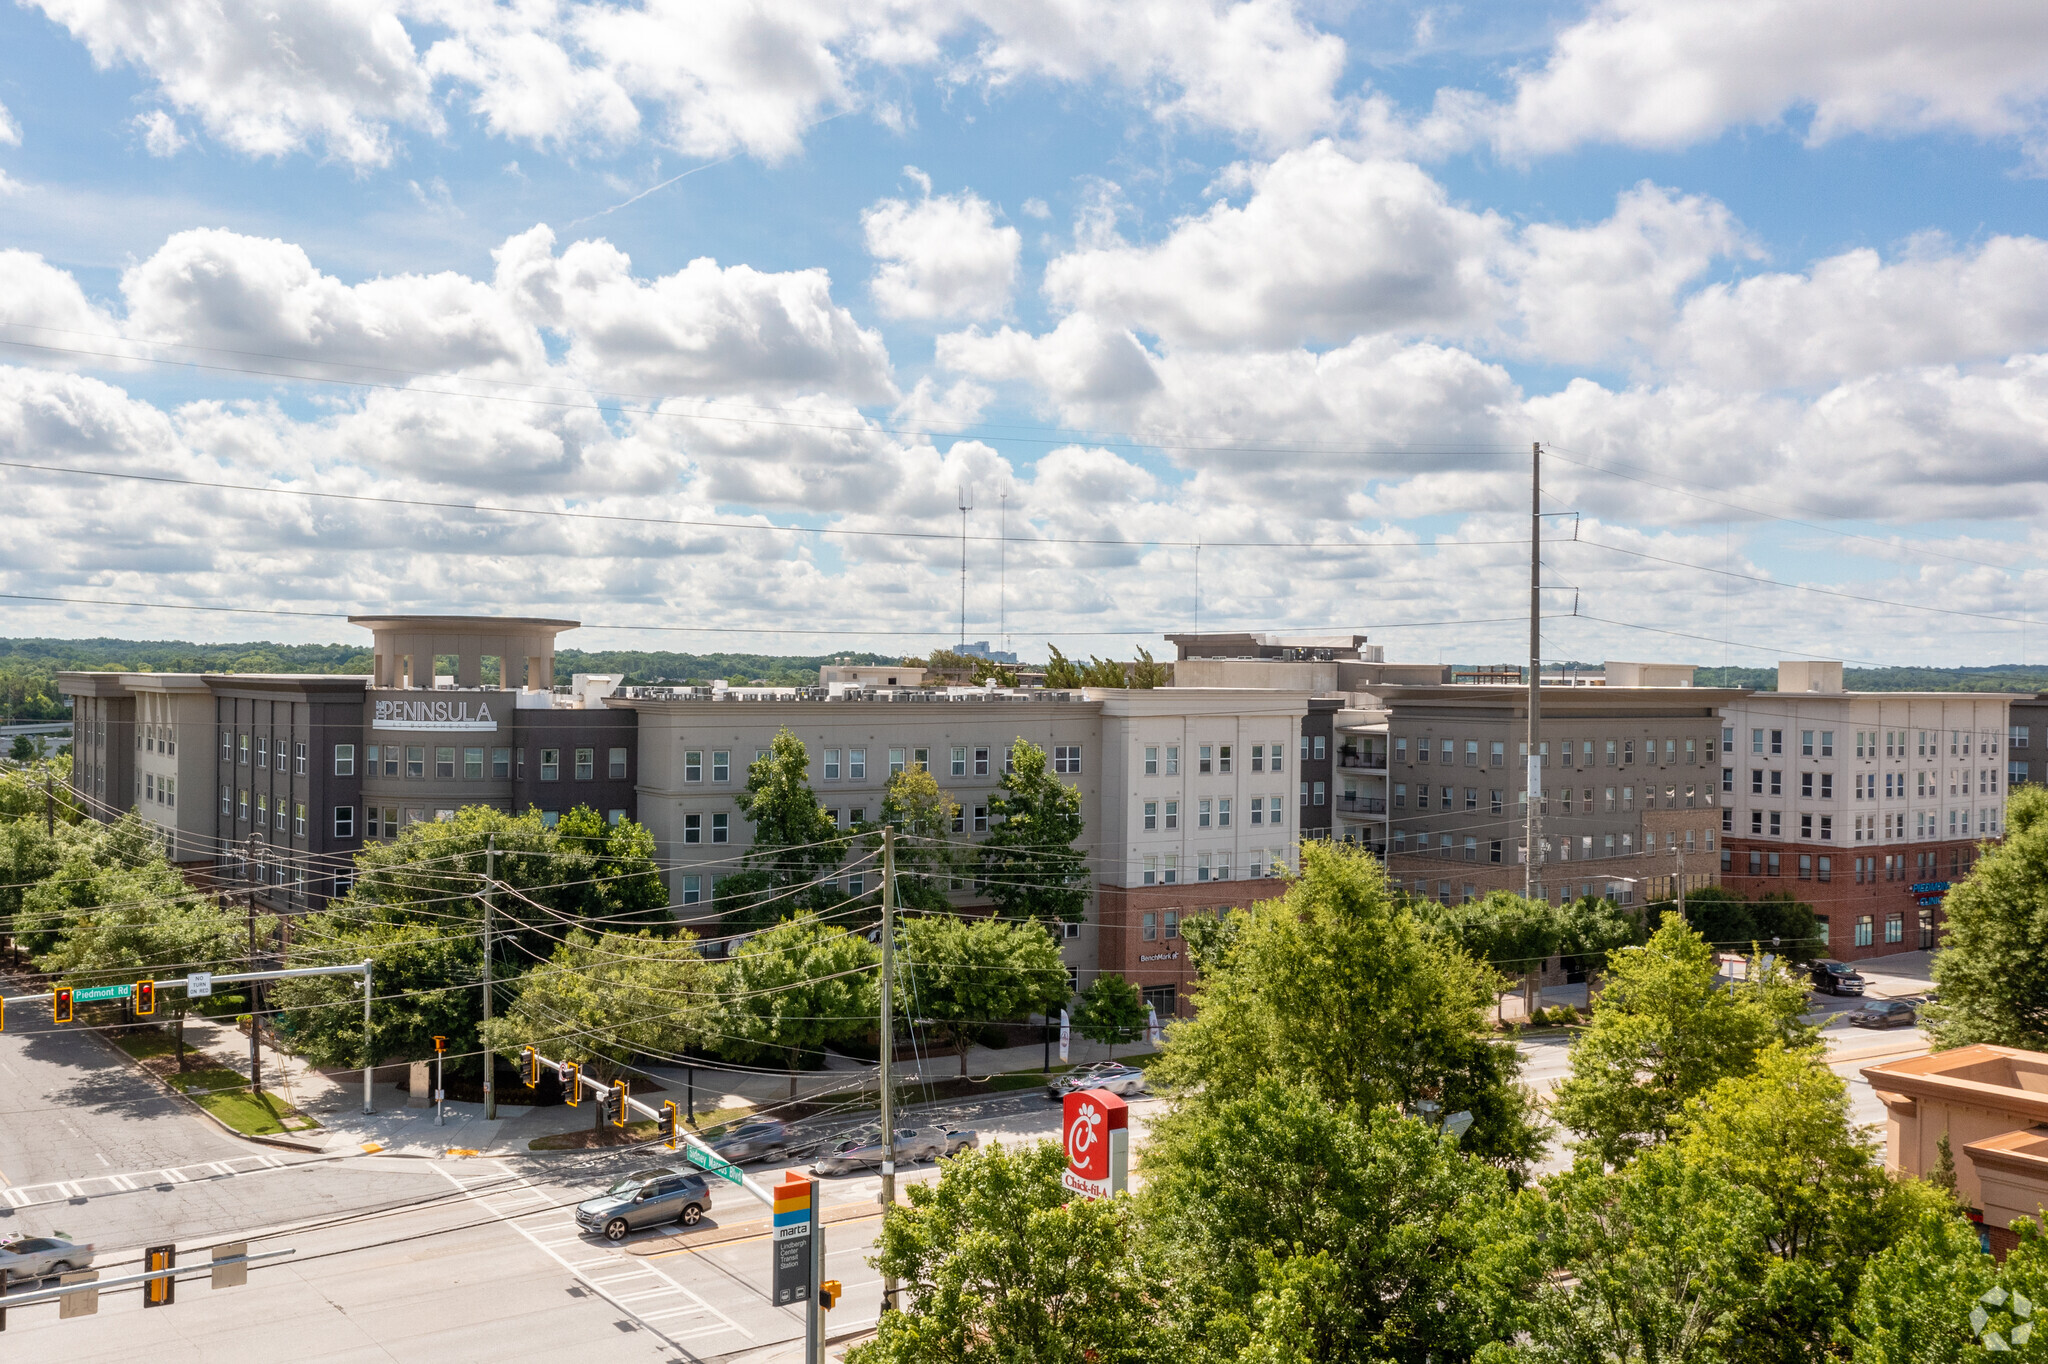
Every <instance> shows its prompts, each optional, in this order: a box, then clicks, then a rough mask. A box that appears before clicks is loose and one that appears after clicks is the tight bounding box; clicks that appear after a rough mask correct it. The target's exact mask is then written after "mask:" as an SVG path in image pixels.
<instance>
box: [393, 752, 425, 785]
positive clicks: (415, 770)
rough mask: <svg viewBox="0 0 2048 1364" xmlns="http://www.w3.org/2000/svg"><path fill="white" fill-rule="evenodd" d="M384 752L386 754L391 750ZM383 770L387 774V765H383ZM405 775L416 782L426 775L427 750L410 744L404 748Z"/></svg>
mask: <svg viewBox="0 0 2048 1364" xmlns="http://www.w3.org/2000/svg"><path fill="white" fill-rule="evenodd" d="M385 751H386V752H387V753H388V752H390V751H391V750H389V749H386V750H385ZM385 770H386V771H387V772H388V771H389V770H390V764H389V763H386V764H385ZM405 775H406V776H407V777H408V778H410V779H412V780H414V781H418V780H420V779H422V778H424V777H425V776H426V775H427V750H426V748H425V747H424V746H423V745H421V744H410V745H408V746H407V747H406V750H405Z"/></svg>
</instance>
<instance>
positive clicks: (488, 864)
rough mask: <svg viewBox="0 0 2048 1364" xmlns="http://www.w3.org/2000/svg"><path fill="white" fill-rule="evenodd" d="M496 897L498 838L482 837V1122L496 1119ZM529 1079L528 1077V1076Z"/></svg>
mask: <svg viewBox="0 0 2048 1364" xmlns="http://www.w3.org/2000/svg"><path fill="white" fill-rule="evenodd" d="M497 898H498V836H497V835H496V834H494V833H492V834H485V835H484V1121H485V1122H496V1121H497V1119H498V1088H497V1086H496V1085H495V1084H494V1083H493V1081H494V1080H495V1079H496V1078H497V1077H496V1074H495V1070H494V1067H495V1060H494V1058H493V1057H492V1056H491V906H492V902H493V901H494V900H496V899H497ZM528 1078H529V1079H530V1078H532V1077H530V1076H529V1077H528Z"/></svg>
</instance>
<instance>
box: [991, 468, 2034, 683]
mask: <svg viewBox="0 0 2048 1364" xmlns="http://www.w3.org/2000/svg"><path fill="white" fill-rule="evenodd" d="M996 634H997V635H998V636H1000V637H1001V638H1002V641H1003V650H1004V651H1005V652H1008V651H1009V648H1010V490H1009V489H1008V488H1005V489H1003V497H1002V511H1001V513H1000V515H999V516H998V519H997V521H996ZM2020 652H2021V653H2022V654H2025V652H2026V651H2025V650H2024V649H2022V650H2021V651H2020ZM2022 661H2024V659H2023V660H2022Z"/></svg>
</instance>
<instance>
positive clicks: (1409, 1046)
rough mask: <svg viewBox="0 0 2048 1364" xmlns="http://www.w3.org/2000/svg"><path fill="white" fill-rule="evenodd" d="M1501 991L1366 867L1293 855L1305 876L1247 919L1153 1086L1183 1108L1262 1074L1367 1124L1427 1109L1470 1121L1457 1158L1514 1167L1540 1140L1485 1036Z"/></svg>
mask: <svg viewBox="0 0 2048 1364" xmlns="http://www.w3.org/2000/svg"><path fill="white" fill-rule="evenodd" d="M1498 981H1499V977H1498V976H1496V975H1495V974H1494V972H1493V971H1491V970H1489V969H1488V968H1487V967H1485V966H1483V965H1481V964H1479V963H1477V962H1475V961H1473V960H1472V959H1471V958H1470V957H1469V956H1467V955H1466V954H1465V953H1464V952H1462V951H1460V950H1459V949H1458V948H1457V947H1456V946H1455V945H1454V944H1452V943H1450V942H1449V941H1448V940H1446V939H1445V938H1444V937H1443V936H1441V935H1439V934H1435V933H1432V932H1429V931H1427V930H1426V929H1425V928H1424V927H1423V925H1422V924H1421V923H1419V922H1418V921H1417V920H1416V918H1415V916H1414V915H1413V914H1412V913H1411V912H1409V911H1408V910H1407V909H1406V908H1405V907H1403V906H1401V905H1399V904H1397V903H1395V901H1394V900H1393V899H1392V897H1391V896H1390V895H1389V893H1388V889H1387V883H1386V875H1385V872H1384V871H1383V870H1382V869H1381V867H1380V864H1379V862H1378V861H1377V860H1376V859H1374V858H1373V857H1372V856H1371V855H1370V854H1367V853H1363V852H1360V851H1358V850H1356V849H1350V848H1346V847H1344V846H1343V845H1342V844H1331V843H1309V844H1305V845H1303V848H1302V854H1301V875H1300V876H1299V877H1297V878H1296V879H1295V880H1294V881H1293V883H1292V884H1290V885H1289V887H1288V889H1287V893H1286V895H1285V896H1284V897H1282V898H1281V899H1278V900H1274V901H1269V902H1267V903H1264V904H1260V905H1257V906H1254V907H1253V908H1252V909H1251V911H1249V913H1248V914H1247V915H1246V919H1245V922H1244V925H1243V927H1242V929H1241V930H1240V931H1239V932H1238V934H1237V940H1236V942H1235V944H1234V945H1233V946H1232V948H1231V950H1230V951H1229V952H1228V953H1227V954H1226V955H1225V956H1224V958H1223V959H1222V961H1221V962H1220V963H1218V964H1217V965H1216V966H1215V967H1214V968H1213V969H1211V970H1208V971H1205V972H1204V973H1203V975H1202V976H1201V978H1200V979H1199V980H1197V982H1196V984H1195V1002H1196V1012H1195V1016H1194V1017H1193V1018H1192V1019H1187V1020H1184V1021H1183V1022H1181V1023H1179V1024H1178V1025H1176V1026H1175V1028H1174V1031H1173V1034H1172V1035H1171V1036H1170V1037H1169V1038H1168V1039H1167V1043H1166V1052H1165V1055H1164V1056H1163V1057H1161V1058H1160V1060H1159V1061H1158V1062H1156V1063H1155V1064H1154V1065H1153V1066H1152V1067H1151V1070H1150V1073H1151V1074H1152V1075H1153V1076H1154V1077H1155V1078H1156V1080H1157V1082H1158V1083H1159V1084H1160V1085H1161V1086H1163V1087H1166V1088H1169V1089H1178V1090H1181V1091H1183V1092H1186V1093H1188V1094H1189V1095H1190V1096H1191V1097H1190V1099H1189V1100H1188V1101H1189V1102H1191V1103H1201V1102H1206V1101H1208V1096H1217V1097H1220V1096H1224V1095H1231V1094H1243V1093H1248V1092H1250V1091H1251V1090H1252V1089H1253V1088H1254V1087H1256V1085H1257V1084H1258V1082H1259V1081H1260V1080H1261V1079H1263V1078H1265V1077H1267V1076H1281V1077H1284V1078H1285V1079H1287V1080H1288V1081H1289V1082H1290V1083H1293V1084H1297V1085H1300V1086H1301V1087H1303V1088H1304V1089H1305V1090H1307V1091H1308V1092H1310V1093H1313V1094H1315V1095H1316V1096H1318V1097H1320V1098H1322V1099H1323V1100H1324V1101H1326V1102H1328V1103H1332V1104H1335V1105H1338V1106H1340V1107H1341V1106H1345V1105H1355V1106H1356V1107H1357V1108H1358V1109H1359V1110H1360V1111H1361V1112H1367V1113H1370V1112H1373V1111H1375V1110H1377V1109H1381V1108H1393V1109H1406V1108H1408V1107H1410V1106H1411V1105H1413V1104H1415V1103H1416V1102H1417V1101H1419V1100H1423V1099H1428V1100H1431V1101H1433V1102H1436V1103H1440V1104H1441V1105H1442V1106H1443V1111H1444V1112H1447V1113H1455V1112H1458V1111H1460V1110H1469V1111H1470V1112H1471V1113H1472V1115H1473V1124H1472V1128H1471V1130H1470V1131H1469V1132H1468V1133H1467V1134H1466V1136H1465V1138H1464V1139H1463V1147H1464V1149H1465V1150H1466V1151H1468V1152H1471V1153H1474V1154H1477V1155H1480V1156H1482V1157H1483V1158H1486V1159H1489V1160H1495V1161H1499V1162H1502V1163H1505V1164H1508V1165H1511V1166H1519V1165H1520V1164H1522V1163H1523V1162H1526V1161H1527V1160H1529V1159H1531V1158H1532V1157H1534V1156H1535V1154H1536V1153H1537V1152H1538V1151H1539V1150H1540V1148H1541V1140H1540V1131H1539V1129H1538V1128H1537V1126H1536V1125H1535V1124H1534V1122H1533V1121H1532V1120H1531V1116H1530V1113H1529V1100H1528V1097H1527V1096H1526V1095H1525V1094H1524V1092H1523V1091H1522V1090H1521V1089H1520V1088H1519V1087H1518V1086H1517V1085H1516V1084H1515V1078H1516V1076H1517V1075H1518V1074H1519V1072H1520V1067H1521V1062H1520V1059H1519V1057H1518V1056H1517V1055H1516V1053H1515V1050H1514V1048H1513V1047H1511V1046H1504V1045H1500V1044H1498V1043H1496V1042H1495V1040H1494V1038H1493V1033H1492V1029H1491V1027H1490V1026H1489V1025H1488V1023H1487V1014H1488V1012H1489V1011H1490V1010H1491V1008H1492V1006H1493V998H1494V988H1495V986H1496V984H1497V983H1498Z"/></svg>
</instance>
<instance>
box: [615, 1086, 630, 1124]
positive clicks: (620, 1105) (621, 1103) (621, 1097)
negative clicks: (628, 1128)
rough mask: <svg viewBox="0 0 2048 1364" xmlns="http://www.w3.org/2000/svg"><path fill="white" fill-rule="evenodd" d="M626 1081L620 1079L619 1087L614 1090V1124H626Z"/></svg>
mask: <svg viewBox="0 0 2048 1364" xmlns="http://www.w3.org/2000/svg"><path fill="white" fill-rule="evenodd" d="M626 1116H627V1115H626V1082H625V1081H624V1080H621V1081H619V1087H618V1088H617V1089H615V1090H613V1091H612V1126H613V1127H624V1126H625V1125H626Z"/></svg>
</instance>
